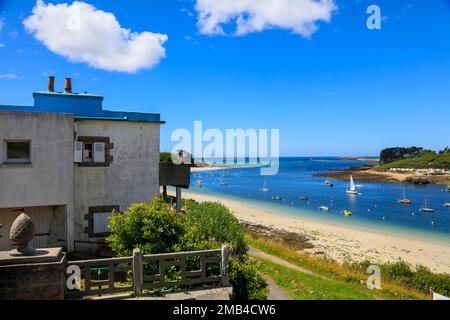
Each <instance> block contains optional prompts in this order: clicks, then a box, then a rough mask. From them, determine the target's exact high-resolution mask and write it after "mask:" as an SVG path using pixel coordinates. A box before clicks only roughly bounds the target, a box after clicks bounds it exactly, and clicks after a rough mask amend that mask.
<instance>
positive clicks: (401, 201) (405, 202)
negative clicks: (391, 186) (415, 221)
mask: <svg viewBox="0 0 450 320" xmlns="http://www.w3.org/2000/svg"><path fill="white" fill-rule="evenodd" d="M398 203H400V204H411V203H412V202H411V200H409V199H408V198H407V197H406V191H405V189H403V196H402V198H401V199H400V200H398Z"/></svg>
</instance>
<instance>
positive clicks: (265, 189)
mask: <svg viewBox="0 0 450 320" xmlns="http://www.w3.org/2000/svg"><path fill="white" fill-rule="evenodd" d="M261 191H262V192H269V191H270V189H269V187H267V179H264V185H263V186H262V188H261Z"/></svg>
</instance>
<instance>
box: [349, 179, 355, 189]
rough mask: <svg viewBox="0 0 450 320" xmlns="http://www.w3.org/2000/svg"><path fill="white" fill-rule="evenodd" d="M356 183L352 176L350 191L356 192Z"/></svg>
mask: <svg viewBox="0 0 450 320" xmlns="http://www.w3.org/2000/svg"><path fill="white" fill-rule="evenodd" d="M355 190H356V187H355V181H353V176H350V191H355Z"/></svg>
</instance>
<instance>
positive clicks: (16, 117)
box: [0, 111, 73, 208]
mask: <svg viewBox="0 0 450 320" xmlns="http://www.w3.org/2000/svg"><path fill="white" fill-rule="evenodd" d="M4 140H31V150H30V152H31V163H32V164H31V166H27V167H20V166H9V165H2V163H3V162H4V161H5V160H6V154H5V151H6V150H5V146H4ZM72 199H73V116H72V115H66V114H56V113H36V112H10V111H0V208H14V207H38V206H48V205H66V204H69V203H72Z"/></svg>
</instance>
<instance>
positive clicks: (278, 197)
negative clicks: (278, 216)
mask: <svg viewBox="0 0 450 320" xmlns="http://www.w3.org/2000/svg"><path fill="white" fill-rule="evenodd" d="M272 200H275V201H281V200H283V199H282V198H281V197H280V196H279V195H276V196H273V197H272Z"/></svg>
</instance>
